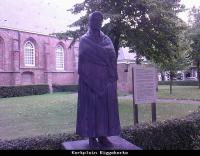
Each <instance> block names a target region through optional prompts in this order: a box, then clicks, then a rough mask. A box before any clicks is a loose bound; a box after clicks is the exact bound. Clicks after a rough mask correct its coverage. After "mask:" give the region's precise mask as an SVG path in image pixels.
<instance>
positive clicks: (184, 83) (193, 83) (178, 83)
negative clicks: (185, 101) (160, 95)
mask: <svg viewBox="0 0 200 156" xmlns="http://www.w3.org/2000/svg"><path fill="white" fill-rule="evenodd" d="M172 84H173V85H174V86H198V81H192V80H190V81H173V83H172ZM158 85H170V81H159V82H158Z"/></svg>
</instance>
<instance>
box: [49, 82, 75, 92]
mask: <svg viewBox="0 0 200 156" xmlns="http://www.w3.org/2000/svg"><path fill="white" fill-rule="evenodd" d="M52 88H53V92H78V85H56V84H53V85H52Z"/></svg>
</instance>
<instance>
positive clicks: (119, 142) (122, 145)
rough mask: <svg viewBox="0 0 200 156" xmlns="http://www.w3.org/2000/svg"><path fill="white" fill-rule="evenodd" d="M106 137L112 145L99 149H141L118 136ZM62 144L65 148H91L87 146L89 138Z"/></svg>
mask: <svg viewBox="0 0 200 156" xmlns="http://www.w3.org/2000/svg"><path fill="white" fill-rule="evenodd" d="M108 139H109V140H110V141H111V142H112V144H113V145H114V147H112V148H105V147H102V149H101V150H142V149H141V148H139V147H137V146H135V145H133V144H132V143H130V142H128V141H126V140H125V139H122V138H121V137H119V136H112V137H108ZM62 146H63V148H64V149H65V150H92V149H90V147H89V140H79V141H71V142H64V143H62Z"/></svg>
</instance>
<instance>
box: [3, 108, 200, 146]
mask: <svg viewBox="0 0 200 156" xmlns="http://www.w3.org/2000/svg"><path fill="white" fill-rule="evenodd" d="M199 128H200V111H197V112H194V113H192V114H190V115H188V116H187V117H185V118H182V119H174V120H167V121H164V122H157V123H155V124H150V123H144V124H139V125H137V126H129V127H125V128H123V129H122V133H121V137H122V138H124V139H126V140H128V141H130V142H132V143H133V144H135V145H137V146H139V147H141V148H142V149H144V150H192V149H200V137H199V136H200V129H199ZM80 139H82V138H81V137H79V136H77V135H75V134H57V135H47V136H39V137H34V138H21V139H16V140H10V141H0V150H61V149H62V146H61V144H62V143H63V142H65V141H74V140H80Z"/></svg>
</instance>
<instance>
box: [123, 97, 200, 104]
mask: <svg viewBox="0 0 200 156" xmlns="http://www.w3.org/2000/svg"><path fill="white" fill-rule="evenodd" d="M119 99H133V97H132V96H130V95H129V96H120V97H119ZM157 102H159V103H177V104H198V105H200V101H196V100H178V99H157Z"/></svg>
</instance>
